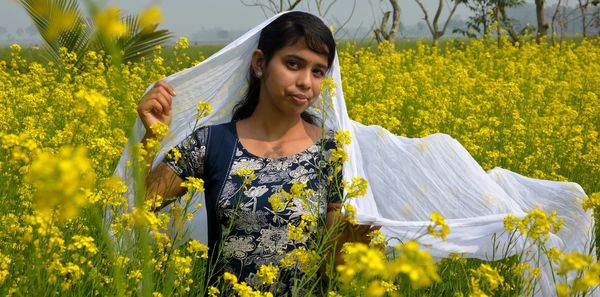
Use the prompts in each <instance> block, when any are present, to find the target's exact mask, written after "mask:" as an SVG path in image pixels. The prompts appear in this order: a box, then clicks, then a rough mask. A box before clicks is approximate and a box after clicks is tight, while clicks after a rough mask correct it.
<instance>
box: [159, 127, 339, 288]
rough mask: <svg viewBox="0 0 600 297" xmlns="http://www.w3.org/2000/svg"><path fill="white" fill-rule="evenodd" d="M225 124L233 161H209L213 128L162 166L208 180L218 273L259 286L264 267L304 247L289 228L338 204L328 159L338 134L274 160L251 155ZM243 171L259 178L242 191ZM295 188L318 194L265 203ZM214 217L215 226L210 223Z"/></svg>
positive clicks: (195, 134)
mask: <svg viewBox="0 0 600 297" xmlns="http://www.w3.org/2000/svg"><path fill="white" fill-rule="evenodd" d="M222 125H229V126H227V127H221V128H228V129H225V131H231V132H232V133H231V134H230V135H229V136H225V137H234V138H235V139H233V141H231V143H232V144H234V145H233V146H234V147H233V148H232V149H231V160H228V159H226V158H221V160H209V157H208V156H209V155H210V154H209V153H208V152H209V150H210V149H211V148H210V145H214V144H213V142H211V141H209V139H210V137H209V134H210V132H209V131H210V129H209V128H210V126H207V127H202V128H199V129H196V130H195V131H194V132H193V133H192V134H191V135H190V136H188V137H187V138H186V139H184V140H183V141H182V142H181V143H180V144H179V145H177V146H176V149H177V150H179V152H180V153H181V155H182V157H181V158H179V160H177V161H176V162H175V161H174V160H173V159H171V158H169V157H166V158H165V160H164V162H166V164H167V165H168V166H169V167H170V168H172V169H173V170H174V171H175V172H176V173H177V174H178V175H179V176H180V177H182V178H183V179H185V178H186V177H188V176H194V177H199V178H203V179H205V188H206V192H205V194H206V207H207V213H208V215H209V223H208V224H209V226H208V228H209V238H210V237H211V236H210V234H211V233H212V234H218V236H212V237H213V239H212V240H210V239H209V246H211V247H212V248H213V249H217V248H218V247H219V246H220V247H221V253H222V255H221V259H222V260H223V262H220V263H222V265H220V268H221V269H222V270H221V272H220V274H222V271H229V272H231V273H234V274H235V275H236V276H237V277H238V279H240V280H241V281H246V282H247V283H248V284H250V285H257V284H258V280H257V279H256V276H255V272H256V271H257V269H258V268H259V267H260V266H261V265H263V264H264V265H268V264H270V263H272V264H274V265H276V264H277V263H278V262H279V261H280V260H281V258H282V257H283V256H284V254H285V253H286V252H289V251H291V250H293V249H295V248H297V247H299V246H302V245H303V243H298V242H294V241H293V240H291V239H290V238H289V237H288V223H291V224H296V225H297V224H299V222H300V219H301V216H302V214H306V213H309V210H312V212H311V213H313V214H315V215H318V216H321V218H322V219H323V220H324V219H325V215H326V208H327V203H328V202H339V198H337V197H338V195H337V193H338V188H337V186H333V185H331V182H328V178H327V177H328V176H331V175H332V174H333V167H332V166H331V165H330V164H329V163H328V162H327V160H328V158H329V156H330V153H329V150H331V149H333V148H335V142H334V140H333V136H334V135H333V131H328V132H327V133H326V135H324V136H323V137H322V138H321V139H319V140H318V141H317V142H315V143H314V144H313V145H311V146H310V147H308V148H307V149H305V150H304V151H302V152H300V153H298V154H295V155H292V156H286V157H281V158H276V159H271V158H263V157H259V156H255V155H253V154H252V153H250V152H248V151H247V150H246V149H245V148H244V147H243V146H242V145H241V143H240V141H239V139H238V137H237V132H236V131H235V123H234V122H230V123H227V124H222ZM216 126H219V125H216ZM216 126H213V127H216ZM213 130H216V129H213ZM221 130H223V129H221ZM228 140H231V139H228ZM221 155H224V156H229V154H221ZM209 167H214V168H209ZM242 168H249V169H251V170H252V171H254V174H255V176H256V178H255V179H254V180H252V182H251V183H250V184H249V185H248V186H247V187H246V188H245V190H244V189H242V178H241V177H240V176H238V175H237V172H238V171H239V170H240V169H242ZM210 169H212V170H210ZM225 171H226V172H227V174H226V175H224V176H223V178H222V179H220V182H218V183H221V184H220V185H214V184H209V181H208V180H210V178H211V177H210V176H206V173H207V172H213V175H214V173H215V172H225ZM338 178H339V176H338ZM216 180H219V179H216ZM330 180H331V179H330ZM293 183H305V184H306V186H307V188H310V189H313V190H314V191H315V193H314V195H310V196H309V197H308V198H309V199H299V198H294V199H293V203H290V204H286V207H285V208H284V209H281V210H279V211H275V210H274V209H273V208H272V207H271V204H270V203H269V202H268V200H267V199H268V198H269V197H271V196H272V195H273V194H274V193H277V192H279V191H281V190H285V191H289V190H290V188H291V186H292V184H293ZM211 189H212V190H211ZM217 189H218V190H217ZM211 202H213V203H211ZM315 210H318V214H317V213H315ZM211 214H213V216H212V217H213V218H216V220H217V224H215V222H211ZM230 222H232V224H233V225H231V229H230V231H229V232H223V230H227V226H228V224H229V223H230ZM224 233H227V234H224ZM279 285H281V284H279ZM284 285H285V284H284Z"/></svg>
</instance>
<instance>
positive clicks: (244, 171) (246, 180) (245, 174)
mask: <svg viewBox="0 0 600 297" xmlns="http://www.w3.org/2000/svg"><path fill="white" fill-rule="evenodd" d="M237 176H239V177H241V178H242V189H246V188H247V187H248V186H249V185H250V184H251V183H252V181H253V180H254V179H256V174H254V171H252V169H250V168H247V167H245V168H241V169H240V170H238V172H237Z"/></svg>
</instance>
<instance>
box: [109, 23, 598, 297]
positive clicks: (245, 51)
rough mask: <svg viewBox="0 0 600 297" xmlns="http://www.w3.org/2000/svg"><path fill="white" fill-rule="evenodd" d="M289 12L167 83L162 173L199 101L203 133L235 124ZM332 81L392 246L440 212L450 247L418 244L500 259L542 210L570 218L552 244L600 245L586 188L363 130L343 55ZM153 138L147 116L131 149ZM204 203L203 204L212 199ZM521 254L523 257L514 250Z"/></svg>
mask: <svg viewBox="0 0 600 297" xmlns="http://www.w3.org/2000/svg"><path fill="white" fill-rule="evenodd" d="M282 14H283V13H282ZM282 14H278V15H275V16H273V17H271V18H270V19H268V20H266V21H264V22H263V23H261V24H260V25H258V26H256V27H255V28H253V29H252V30H250V31H248V32H247V33H246V34H244V35H243V36H241V37H240V38H238V39H236V40H235V41H233V42H232V43H230V44H228V45H227V46H226V47H225V48H223V49H222V50H220V51H219V52H217V53H216V54H214V55H212V56H211V57H209V58H208V59H206V60H205V61H203V62H202V63H200V64H198V65H196V66H194V67H192V68H189V69H186V70H184V71H181V72H179V73H175V74H173V75H171V76H169V77H167V78H165V80H166V81H167V82H168V83H170V84H171V85H172V86H173V87H174V88H175V90H176V92H177V96H175V97H174V98H173V122H172V124H171V125H170V131H169V135H167V136H166V137H165V139H164V140H163V141H162V146H161V150H160V152H159V153H158V155H157V158H156V159H155V161H154V164H153V165H154V166H155V165H156V164H157V163H158V162H160V161H161V159H162V156H163V153H165V152H166V151H168V150H169V149H170V148H171V147H172V146H175V145H176V144H178V143H179V142H180V141H181V140H183V138H185V137H186V136H187V135H189V134H190V133H191V132H192V129H193V127H194V123H195V121H196V118H195V113H196V108H195V107H196V105H197V104H198V102H200V101H207V102H209V103H210V104H211V106H212V108H213V110H214V112H213V113H212V114H210V115H209V116H208V117H206V118H203V119H201V120H200V122H199V125H211V124H220V123H225V122H228V121H230V120H231V118H232V109H233V107H234V106H235V105H236V104H237V103H238V102H239V101H240V100H241V99H242V98H243V97H244V94H245V91H246V88H247V75H248V70H249V67H250V59H251V55H252V52H253V51H254V49H256V47H257V44H258V39H259V35H260V32H261V30H262V28H264V27H265V26H266V25H267V24H269V23H270V22H272V21H273V20H274V19H276V18H277V17H279V16H280V15H282ZM330 75H331V76H332V77H333V79H334V82H335V84H336V89H335V96H333V97H332V98H329V97H327V96H325V97H324V98H323V99H324V100H325V106H327V105H328V104H330V105H331V108H329V109H328V110H327V113H326V116H325V126H326V128H328V129H332V130H338V129H343V130H348V131H350V134H351V136H352V143H351V144H350V145H349V146H348V147H347V149H346V151H347V152H348V154H349V161H348V162H347V163H346V164H345V165H344V168H343V175H344V177H345V179H346V180H349V179H350V178H351V177H364V178H366V179H367V181H368V183H369V187H368V190H367V194H366V195H365V196H364V197H360V198H356V199H352V200H351V201H350V203H351V204H353V205H354V206H355V207H356V209H357V213H358V222H359V223H360V224H371V225H381V226H382V229H381V231H382V232H383V233H384V234H385V235H386V237H388V238H395V239H392V240H391V241H390V243H391V245H394V244H395V243H397V242H398V239H400V240H402V241H406V240H408V239H412V238H415V237H417V236H419V235H421V234H423V233H424V230H425V229H426V228H427V226H428V225H430V224H431V222H430V221H429V216H430V214H431V212H432V211H436V212H439V213H441V214H442V215H443V216H444V217H445V218H446V222H447V223H448V225H449V226H450V234H449V235H448V237H447V238H446V240H441V239H438V238H434V237H432V236H430V235H425V236H420V237H419V239H418V241H419V242H420V243H421V244H423V245H424V248H425V249H426V250H428V251H429V252H431V253H432V254H433V255H434V256H437V257H445V256H447V255H448V254H449V253H464V254H465V257H475V258H480V259H488V260H491V258H492V250H493V236H494V234H496V236H497V238H496V244H499V246H500V247H502V246H503V241H504V243H505V241H506V233H505V232H504V224H503V219H504V217H505V216H506V215H507V214H514V215H516V216H518V217H523V216H524V215H525V214H526V212H527V211H529V210H531V209H533V208H540V209H542V210H545V211H546V212H550V211H552V210H556V211H557V212H558V215H559V217H562V218H564V219H565V225H564V227H563V229H562V230H561V231H560V232H558V233H557V234H552V236H551V238H550V240H549V242H548V246H557V247H559V248H560V249H562V250H564V251H565V252H571V251H579V252H586V251H587V249H588V247H589V246H588V245H589V244H592V243H590V240H591V239H590V234H591V232H592V230H593V218H592V215H591V212H585V211H584V210H583V209H582V207H581V205H580V200H581V198H582V197H584V196H585V193H584V191H583V189H582V188H581V187H580V186H579V185H577V184H574V183H564V182H552V181H545V180H536V179H531V178H527V177H524V176H521V175H519V174H517V173H514V172H511V171H508V170H505V169H501V168H495V169H493V170H490V171H489V172H485V171H484V170H483V169H482V168H481V166H480V165H479V164H478V163H477V162H476V161H475V160H474V159H473V158H472V157H471V156H470V154H469V153H468V152H467V151H466V150H465V149H464V148H463V147H462V146H461V145H460V143H458V142H457V141H456V140H454V139H453V138H451V137H450V136H448V135H444V134H433V135H430V136H427V137H424V138H406V137H401V136H396V135H393V134H392V133H390V132H389V131H387V130H385V129H384V128H382V127H379V126H365V125H362V124H360V123H358V122H355V121H353V120H351V119H350V118H349V116H348V113H347V110H346V105H345V101H344V93H343V89H342V80H341V75H340V67H339V61H338V57H337V54H336V57H335V59H334V61H333V65H331V67H330ZM150 88H151V86H150V87H149V88H148V89H150ZM147 91H148V90H147ZM144 133H145V131H144V127H143V125H142V124H141V121H140V120H139V118H138V119H137V120H136V122H135V125H134V128H133V133H132V135H131V137H130V139H129V144H130V145H131V144H133V143H137V142H139V141H140V140H141V138H142V137H143V135H144ZM129 159H130V156H129V150H128V149H127V148H126V149H125V151H124V152H123V154H122V156H121V159H120V161H119V164H118V166H117V169H116V171H115V174H116V175H117V176H120V177H121V178H122V179H123V180H124V181H125V182H126V183H127V184H128V186H129V189H130V190H129V192H128V193H127V195H128V197H129V203H130V205H131V206H132V205H133V197H134V193H133V191H134V189H135V187H134V186H133V178H132V176H131V172H130V169H129V168H128V167H127V161H128V160H129ZM197 198H198V200H197V201H199V202H200V203H203V197H202V196H200V197H197ZM203 204H204V203H203ZM130 209H131V207H130ZM167 209H168V208H167ZM165 210H166V209H165ZM205 222H206V214H205V213H203V212H202V211H200V212H199V213H198V214H197V215H196V216H195V218H194V219H193V220H192V221H190V222H188V224H187V227H186V228H187V231H188V233H187V234H188V236H189V237H190V238H194V239H196V240H200V241H202V242H206V241H207V237H206V223H205ZM586 244H587V245H586ZM520 246H522V245H520ZM515 252H518V250H516V249H515V250H513V253H515ZM532 252H534V251H533V249H532ZM544 272H545V273H543V274H542V275H541V276H540V286H538V287H540V288H541V291H539V292H538V294H539V295H543V296H548V295H553V294H554V293H553V292H554V285H553V284H552V278H551V275H549V274H548V273H549V270H548V269H545V270H544Z"/></svg>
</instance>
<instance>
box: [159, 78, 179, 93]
mask: <svg viewBox="0 0 600 297" xmlns="http://www.w3.org/2000/svg"><path fill="white" fill-rule="evenodd" d="M154 87H155V88H159V87H162V88H164V89H165V90H166V91H167V92H168V93H169V94H170V95H171V96H175V95H176V94H175V89H173V86H171V85H170V84H169V83H167V82H166V81H164V80H159V81H157V82H156V84H154Z"/></svg>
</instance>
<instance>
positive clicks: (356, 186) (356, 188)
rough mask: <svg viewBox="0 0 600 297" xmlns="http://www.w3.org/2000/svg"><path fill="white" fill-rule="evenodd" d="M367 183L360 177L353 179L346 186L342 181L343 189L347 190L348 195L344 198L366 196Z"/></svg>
mask: <svg viewBox="0 0 600 297" xmlns="http://www.w3.org/2000/svg"><path fill="white" fill-rule="evenodd" d="M368 186H369V183H368V182H367V180H366V179H364V178H362V177H353V178H352V183H350V184H348V183H347V182H346V181H344V188H345V189H347V191H348V193H347V194H346V198H355V197H361V196H364V195H365V194H367V187H368Z"/></svg>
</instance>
